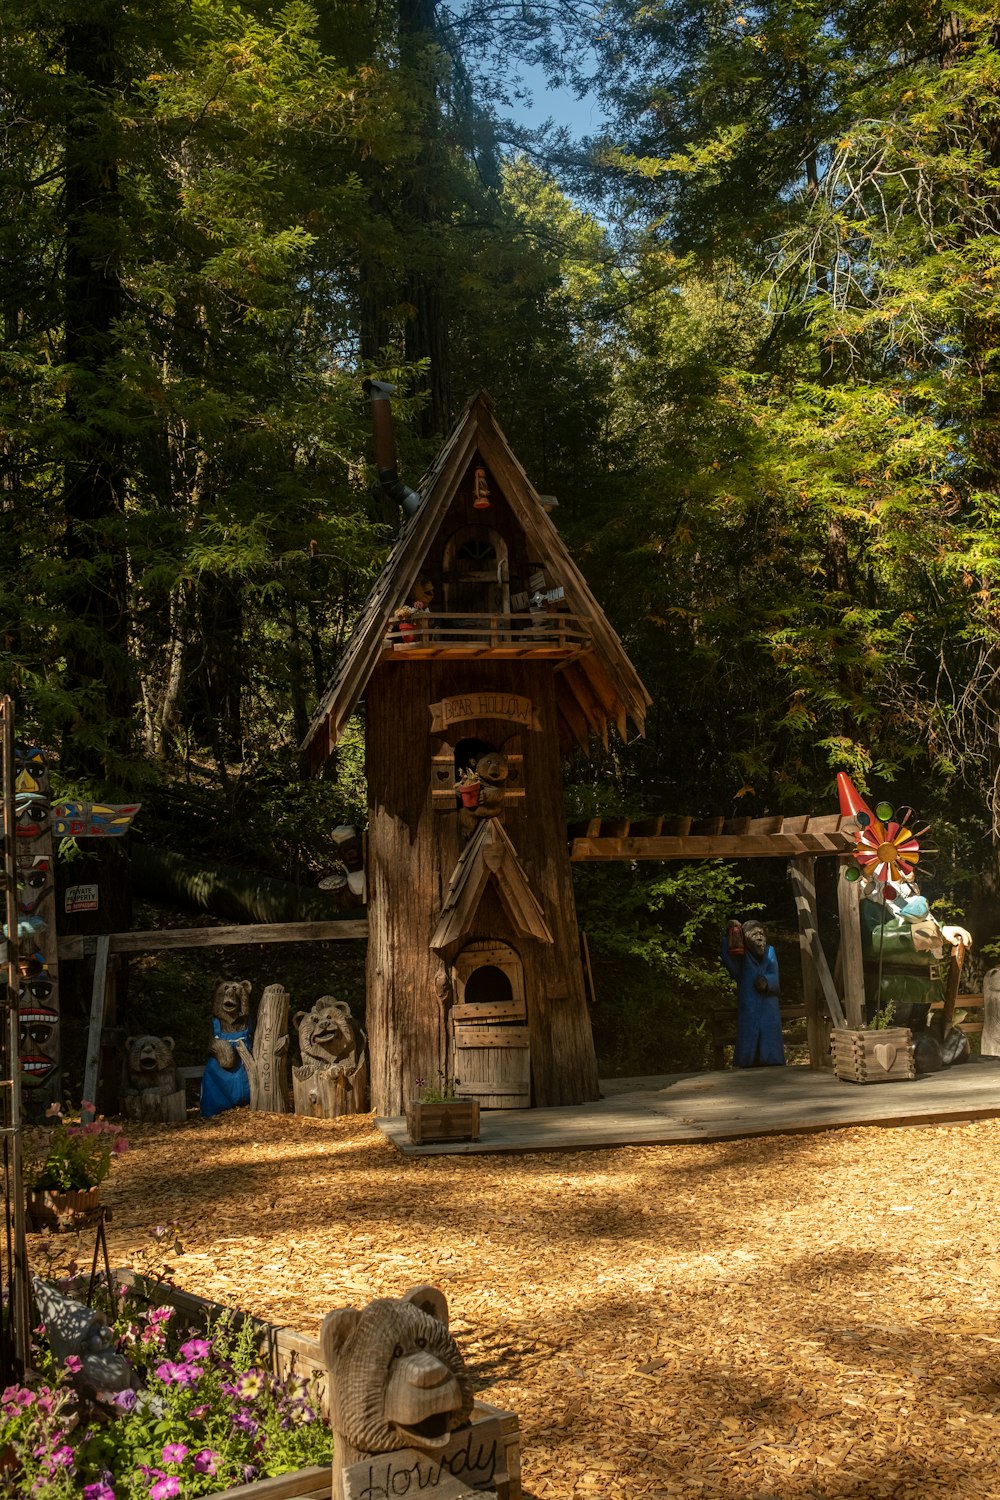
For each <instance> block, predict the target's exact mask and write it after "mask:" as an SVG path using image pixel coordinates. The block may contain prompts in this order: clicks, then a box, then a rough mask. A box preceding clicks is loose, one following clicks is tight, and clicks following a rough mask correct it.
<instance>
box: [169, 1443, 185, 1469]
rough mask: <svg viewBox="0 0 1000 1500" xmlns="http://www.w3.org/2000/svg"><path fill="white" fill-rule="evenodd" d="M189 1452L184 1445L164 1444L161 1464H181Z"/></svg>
mask: <svg viewBox="0 0 1000 1500" xmlns="http://www.w3.org/2000/svg"><path fill="white" fill-rule="evenodd" d="M190 1452H191V1449H190V1448H188V1447H187V1445H186V1444H185V1443H166V1444H165V1445H164V1449H163V1462H164V1463H165V1464H181V1463H183V1462H184V1460H185V1459H186V1458H187V1456H188V1454H189V1453H190Z"/></svg>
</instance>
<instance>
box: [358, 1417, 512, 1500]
mask: <svg viewBox="0 0 1000 1500" xmlns="http://www.w3.org/2000/svg"><path fill="white" fill-rule="evenodd" d="M508 1477H509V1476H508V1474H507V1468H506V1444H505V1441H504V1435H503V1433H502V1431H501V1428H500V1423H499V1421H498V1420H497V1419H496V1418H495V1417H492V1418H488V1419H487V1420H486V1421H481V1422H476V1423H475V1425H474V1426H471V1427H465V1428H462V1429H461V1430H460V1431H459V1432H456V1433H455V1434H454V1435H453V1436H452V1439H451V1442H450V1443H449V1444H448V1446H447V1448H445V1449H444V1451H443V1452H441V1453H435V1454H431V1453H421V1452H420V1451H419V1449H417V1448H397V1449H396V1450H395V1451H394V1452H392V1453H381V1454H379V1455H378V1457H377V1458H375V1457H372V1458H365V1459H363V1460H362V1461H361V1463H356V1464H351V1465H349V1467H348V1468H346V1469H345V1470H344V1471H343V1485H344V1500H394V1497H400V1500H401V1497H404V1496H407V1495H411V1496H417V1495H429V1496H433V1500H452V1497H453V1496H455V1497H459V1496H462V1495H467V1494H469V1492H470V1491H476V1490H479V1491H482V1490H484V1489H486V1490H490V1489H492V1490H493V1492H494V1493H496V1490H495V1489H494V1486H495V1485H497V1484H498V1483H499V1482H500V1481H501V1480H506V1479H508Z"/></svg>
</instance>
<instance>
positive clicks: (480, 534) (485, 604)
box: [444, 526, 510, 615]
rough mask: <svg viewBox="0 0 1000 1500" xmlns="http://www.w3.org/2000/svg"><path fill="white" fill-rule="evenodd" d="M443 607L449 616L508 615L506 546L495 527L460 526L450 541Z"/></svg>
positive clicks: (446, 559) (445, 559)
mask: <svg viewBox="0 0 1000 1500" xmlns="http://www.w3.org/2000/svg"><path fill="white" fill-rule="evenodd" d="M444 607H445V609H446V611H447V612H448V613H449V614H466V613H468V614H470V615H496V614H509V612H510V588H509V585H508V581H507V543H506V542H505V541H504V539H503V537H502V536H501V535H500V533H499V532H498V531H494V530H493V528H492V526H461V527H459V529H458V531H456V532H454V534H453V535H452V536H450V537H449V538H448V542H447V544H446V546H445V549H444Z"/></svg>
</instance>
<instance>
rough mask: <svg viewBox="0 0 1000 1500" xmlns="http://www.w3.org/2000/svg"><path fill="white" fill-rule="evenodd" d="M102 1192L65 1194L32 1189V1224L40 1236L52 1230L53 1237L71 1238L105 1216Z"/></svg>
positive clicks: (87, 1190) (77, 1190) (75, 1190)
mask: <svg viewBox="0 0 1000 1500" xmlns="http://www.w3.org/2000/svg"><path fill="white" fill-rule="evenodd" d="M100 1191H101V1190H100V1188H96V1187H92V1188H69V1189H67V1190H66V1191H65V1192H59V1191H56V1190H50V1189H49V1188H29V1189H28V1201H27V1210H28V1223H29V1224H30V1225H31V1228H32V1229H34V1230H35V1231H36V1232H38V1231H40V1230H42V1229H49V1230H51V1231H52V1233H53V1234H68V1233H69V1231H70V1230H73V1229H85V1228H86V1227H87V1225H88V1224H96V1223H97V1221H98V1219H99V1218H100V1217H101V1214H102V1212H103V1210H102V1208H101V1204H100V1202H99V1199H100Z"/></svg>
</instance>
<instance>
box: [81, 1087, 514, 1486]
mask: <svg viewBox="0 0 1000 1500" xmlns="http://www.w3.org/2000/svg"><path fill="white" fill-rule="evenodd" d="M439 1107H440V1106H437V1105H426V1104H425V1105H421V1108H422V1109H428V1108H432V1109H433V1108H439ZM478 1110H479V1106H478V1104H477V1105H476V1112H477V1128H478ZM112 1274H113V1276H114V1278H115V1282H116V1284H117V1285H119V1286H129V1287H134V1288H135V1289H136V1291H137V1292H138V1293H139V1295H140V1296H148V1297H149V1300H150V1302H151V1303H152V1304H156V1305H160V1304H164V1303H169V1304H170V1306H171V1307H176V1308H177V1311H178V1312H180V1313H183V1314H184V1316H185V1317H186V1318H190V1319H191V1321H192V1323H194V1324H195V1325H196V1326H203V1325H204V1324H205V1323H206V1322H208V1321H209V1320H210V1319H214V1318H217V1317H219V1316H220V1315H221V1314H222V1313H224V1312H225V1313H229V1314H232V1312H233V1309H232V1308H226V1307H223V1306H222V1305H221V1304H220V1303H218V1302H209V1301H206V1299H205V1298H203V1297H196V1296H194V1295H193V1294H192V1293H191V1292H185V1291H182V1290H181V1289H180V1288H179V1287H173V1286H167V1285H165V1284H164V1283H162V1282H150V1281H148V1280H146V1279H145V1278H144V1277H142V1276H139V1275H137V1274H136V1273H135V1272H133V1271H114V1272H113V1273H112ZM83 1291H86V1278H84V1280H83ZM237 1317H238V1318H240V1319H243V1320H246V1321H247V1322H249V1323H251V1324H252V1325H253V1326H254V1328H255V1329H256V1330H257V1331H258V1333H259V1334H260V1336H261V1342H262V1345H263V1348H264V1363H265V1364H266V1365H267V1367H268V1368H269V1369H270V1370H271V1372H272V1373H273V1374H274V1375H278V1376H285V1375H288V1374H290V1373H291V1372H292V1371H293V1370H294V1371H295V1373H296V1374H298V1375H301V1376H302V1377H303V1378H304V1379H306V1380H308V1379H309V1378H310V1376H312V1375H314V1374H315V1375H318V1376H319V1383H318V1391H319V1409H320V1411H321V1412H322V1414H323V1416H324V1417H325V1416H327V1415H328V1414H329V1408H328V1403H327V1392H326V1366H325V1364H324V1363H323V1354H322V1351H321V1349H320V1345H319V1340H318V1339H311V1338H307V1337H306V1336H305V1335H304V1334H301V1333H296V1332H295V1331H294V1330H293V1329H291V1328H278V1327H277V1326H276V1325H275V1324H273V1323H266V1322H264V1321H263V1320H262V1319H260V1318H254V1317H251V1315H250V1314H249V1313H242V1312H239V1311H237ZM409 1453H410V1450H409V1449H404V1450H402V1452H401V1453H400V1454H399V1455H393V1454H385V1455H383V1456H382V1457H381V1458H380V1459H379V1460H373V1462H372V1464H371V1465H368V1464H366V1465H364V1467H365V1470H366V1472H367V1469H368V1468H369V1467H371V1468H372V1469H373V1478H374V1479H377V1478H378V1477H379V1476H381V1478H382V1480H383V1481H384V1477H385V1472H386V1469H387V1467H388V1471H389V1473H390V1475H394V1474H395V1472H396V1470H397V1469H398V1470H399V1473H398V1477H396V1478H392V1479H391V1481H390V1482H391V1484H393V1485H395V1488H390V1490H389V1491H388V1493H389V1494H390V1496H396V1495H405V1494H406V1493H410V1494H411V1495H413V1496H414V1497H415V1496H416V1495H417V1494H419V1495H420V1496H422V1497H425V1500H434V1497H435V1496H436V1497H439V1500H449V1496H450V1495H451V1494H452V1493H453V1491H454V1488H455V1479H454V1478H453V1474H452V1471H451V1470H450V1469H449V1467H448V1461H449V1459H451V1461H452V1463H453V1467H454V1472H455V1474H457V1475H458V1476H462V1475H466V1476H468V1479H469V1481H470V1484H469V1488H477V1487H478V1488H479V1489H481V1490H485V1491H486V1493H487V1494H490V1493H496V1495H497V1496H498V1500H522V1491H521V1434H520V1428H519V1425H518V1419H517V1417H516V1416H515V1414H514V1413H513V1412H509V1411H502V1410H500V1408H499V1407H496V1406H489V1405H488V1404H487V1403H486V1402H485V1401H477V1402H476V1404H475V1406H474V1408H473V1412H472V1419H471V1421H470V1423H469V1426H468V1427H465V1428H461V1429H459V1431H458V1432H456V1433H455V1434H454V1436H453V1438H452V1440H451V1442H450V1443H449V1444H448V1446H447V1448H446V1449H445V1450H444V1452H443V1454H440V1455H439V1456H438V1460H437V1461H436V1462H435V1463H432V1464H431V1465H430V1468H431V1471H432V1472H431V1473H430V1474H429V1475H428V1474H427V1473H426V1472H421V1473H420V1475H419V1478H420V1481H421V1482H420V1483H419V1485H418V1482H417V1477H416V1476H414V1477H413V1478H412V1484H411V1488H410V1490H409V1492H408V1491H407V1490H406V1488H405V1484H406V1474H407V1473H408V1472H412V1458H413V1455H412V1454H411V1462H410V1464H407V1463H406V1462H405V1455H406V1454H409ZM477 1459H478V1461H479V1469H478V1470H476V1469H475V1467H474V1464H475V1461H476V1460H477ZM441 1460H443V1462H441ZM437 1462H441V1467H440V1468H437ZM360 1467H361V1466H360V1465H356V1464H355V1465H352V1467H351V1469H350V1470H349V1471H348V1472H349V1473H353V1471H354V1470H355V1469H358V1468H360ZM424 1467H425V1468H426V1465H425V1466H424ZM487 1475H490V1476H492V1477H491V1478H490V1480H489V1483H486V1476H487ZM366 1482H367V1481H366ZM332 1488H333V1472H332V1470H331V1469H328V1468H321V1467H312V1468H308V1469H297V1470H295V1472H294V1473H292V1474H279V1475H277V1476H276V1477H275V1478H273V1479H257V1480H255V1481H254V1482H253V1483H252V1484H241V1485H237V1486H236V1488H235V1489H229V1490H216V1491H215V1492H214V1493H213V1494H211V1495H209V1496H207V1497H206V1500H321V1497H322V1500H329V1497H330V1494H331V1491H332ZM458 1488H462V1486H461V1485H459V1486H458ZM370 1489H371V1487H370ZM359 1493H361V1494H364V1490H363V1488H362V1489H361V1490H360V1491H359ZM379 1493H380V1491H379V1489H378V1487H377V1484H376V1485H375V1487H374V1488H373V1489H371V1494H372V1495H378V1494H379Z"/></svg>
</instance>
